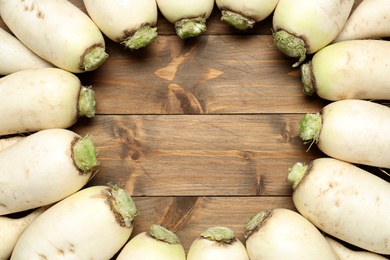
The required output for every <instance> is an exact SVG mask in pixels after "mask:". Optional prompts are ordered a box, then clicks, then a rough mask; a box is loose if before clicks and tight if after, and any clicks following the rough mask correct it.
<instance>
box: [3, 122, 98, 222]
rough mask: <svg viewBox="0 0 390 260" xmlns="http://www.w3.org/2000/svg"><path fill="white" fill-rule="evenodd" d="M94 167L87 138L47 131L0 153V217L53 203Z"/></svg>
mask: <svg viewBox="0 0 390 260" xmlns="http://www.w3.org/2000/svg"><path fill="white" fill-rule="evenodd" d="M97 164H98V161H97V158H96V151H95V147H94V143H93V140H92V136H91V135H89V134H88V135H86V136H84V137H81V136H80V135H78V134H76V133H75V132H73V131H70V130H67V129H54V128H53V129H47V130H42V131H39V132H36V133H34V134H31V135H29V136H26V137H25V138H24V139H23V140H21V141H19V142H17V143H15V144H13V145H11V146H9V147H8V148H6V149H4V150H3V151H1V152H0V183H1V192H0V215H5V214H10V213H14V212H20V211H25V210H29V209H33V208H37V207H41V206H45V205H48V204H52V203H54V202H57V201H59V200H61V199H63V198H65V197H67V196H69V195H71V194H73V193H74V192H76V191H78V190H79V189H81V188H82V187H83V186H84V185H85V184H86V183H87V182H88V181H89V180H90V179H91V177H92V176H93V175H92V173H93V170H94V167H95V166H96V165H97Z"/></svg>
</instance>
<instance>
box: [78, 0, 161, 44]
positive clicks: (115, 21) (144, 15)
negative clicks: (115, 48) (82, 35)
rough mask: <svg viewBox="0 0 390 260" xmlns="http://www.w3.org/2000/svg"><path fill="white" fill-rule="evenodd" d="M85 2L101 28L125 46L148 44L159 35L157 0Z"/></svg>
mask: <svg viewBox="0 0 390 260" xmlns="http://www.w3.org/2000/svg"><path fill="white" fill-rule="evenodd" d="M84 5H85V7H86V9H87V12H88V14H89V16H90V17H91V18H92V20H93V21H94V22H95V23H96V25H97V26H98V27H99V28H100V30H101V31H102V32H103V33H104V34H105V35H106V36H107V37H108V38H110V39H111V40H113V41H115V42H120V43H121V44H123V45H125V47H126V48H129V49H139V48H142V47H145V46H147V45H148V44H150V43H151V42H153V40H154V39H155V38H156V37H157V27H156V23H157V16H158V12H157V4H156V0H114V1H105V0H84Z"/></svg>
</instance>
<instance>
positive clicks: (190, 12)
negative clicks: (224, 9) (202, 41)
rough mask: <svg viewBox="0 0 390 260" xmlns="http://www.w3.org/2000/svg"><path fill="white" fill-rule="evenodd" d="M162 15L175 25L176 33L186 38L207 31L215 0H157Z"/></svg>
mask: <svg viewBox="0 0 390 260" xmlns="http://www.w3.org/2000/svg"><path fill="white" fill-rule="evenodd" d="M156 2H157V7H158V8H159V10H160V12H161V13H162V15H163V16H164V17H165V18H166V19H167V20H168V21H169V22H171V23H173V24H174V25H175V30H176V34H177V35H178V36H179V37H180V38H182V39H184V38H189V37H195V36H198V35H200V34H202V33H204V32H205V31H206V28H207V26H206V21H207V19H208V18H209V17H210V14H211V12H212V11H213V8H214V0H157V1H156Z"/></svg>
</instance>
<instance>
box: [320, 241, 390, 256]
mask: <svg viewBox="0 0 390 260" xmlns="http://www.w3.org/2000/svg"><path fill="white" fill-rule="evenodd" d="M325 238H326V240H328V242H329V244H330V246H331V247H332V248H333V251H335V252H336V254H337V255H338V256H339V259H340V260H386V259H388V258H386V257H383V256H381V255H378V254H375V253H373V252H369V251H364V250H359V251H355V250H352V249H349V248H348V247H346V246H345V245H343V244H341V243H340V242H337V241H336V240H334V239H332V238H330V237H329V236H325Z"/></svg>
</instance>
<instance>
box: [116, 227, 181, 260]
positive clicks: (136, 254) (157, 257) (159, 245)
mask: <svg viewBox="0 0 390 260" xmlns="http://www.w3.org/2000/svg"><path fill="white" fill-rule="evenodd" d="M116 259H117V260H132V259H133V260H139V259H148V260H185V259H186V254H185V251H184V248H183V246H182V245H181V244H180V240H179V238H178V237H177V236H176V234H174V233H173V232H172V231H170V230H168V229H166V228H164V227H162V226H160V225H152V226H151V227H150V230H149V231H147V232H146V231H145V232H141V233H139V234H137V235H136V236H134V237H133V238H132V239H131V240H130V241H129V242H127V243H126V245H125V246H124V247H123V248H122V250H121V251H120V253H119V254H118V257H117V258H116Z"/></svg>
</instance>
